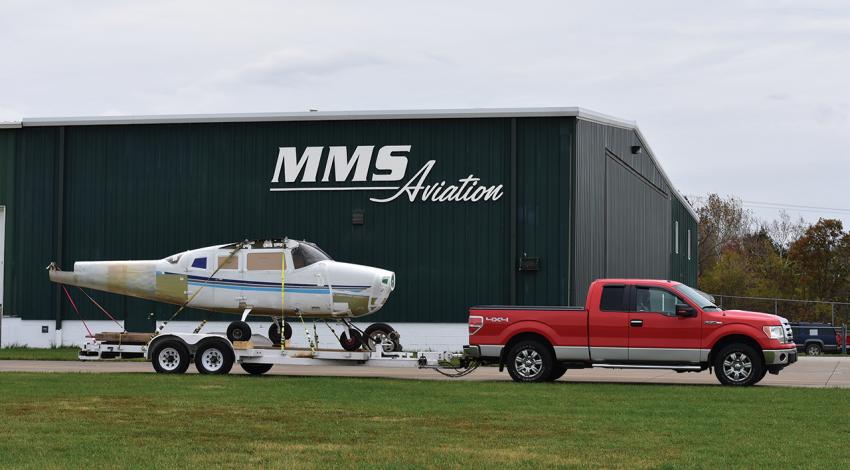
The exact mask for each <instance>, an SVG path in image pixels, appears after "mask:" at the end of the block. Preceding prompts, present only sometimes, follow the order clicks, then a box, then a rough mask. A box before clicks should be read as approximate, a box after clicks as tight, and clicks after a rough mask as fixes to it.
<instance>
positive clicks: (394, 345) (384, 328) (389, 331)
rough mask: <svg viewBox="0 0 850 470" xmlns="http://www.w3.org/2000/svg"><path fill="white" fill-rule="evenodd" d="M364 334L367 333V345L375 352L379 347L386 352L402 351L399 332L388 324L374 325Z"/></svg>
mask: <svg viewBox="0 0 850 470" xmlns="http://www.w3.org/2000/svg"><path fill="white" fill-rule="evenodd" d="M364 333H366V345H367V346H369V349H371V350H372V351H375V350H376V349H377V347H378V346H379V345H380V346H381V347H382V348H383V349H384V352H394V351H399V350H401V344H399V342H398V339H399V334H398V331H396V330H395V329H393V327H391V326H390V325H387V324H386V323H373V324H371V325H369V327H368V328H366V331H364Z"/></svg>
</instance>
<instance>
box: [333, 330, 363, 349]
mask: <svg viewBox="0 0 850 470" xmlns="http://www.w3.org/2000/svg"><path fill="white" fill-rule="evenodd" d="M348 331H350V332H351V337H349V336H348V335H347V334H346V333H345V331H343V332H342V333H341V334H340V335H339V345H340V346H342V349H345V350H346V351H357V350H358V349H360V347H361V346H363V337H362V336H361V335H360V332H359V331H357V330H355V329H350V330H348Z"/></svg>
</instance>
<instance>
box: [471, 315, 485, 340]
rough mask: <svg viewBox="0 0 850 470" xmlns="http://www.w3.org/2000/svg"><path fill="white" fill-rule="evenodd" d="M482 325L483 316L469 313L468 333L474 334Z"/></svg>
mask: <svg viewBox="0 0 850 470" xmlns="http://www.w3.org/2000/svg"><path fill="white" fill-rule="evenodd" d="M482 326H484V317H481V316H478V315H471V316H470V317H469V334H470V336H471V335H474V334H475V333H477V332H478V330H480V329H481V327H482Z"/></svg>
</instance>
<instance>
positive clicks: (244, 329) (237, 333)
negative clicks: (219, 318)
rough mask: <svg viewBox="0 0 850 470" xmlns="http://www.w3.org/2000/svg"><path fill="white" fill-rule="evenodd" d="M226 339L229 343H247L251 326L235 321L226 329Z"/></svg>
mask: <svg viewBox="0 0 850 470" xmlns="http://www.w3.org/2000/svg"><path fill="white" fill-rule="evenodd" d="M227 339H229V340H230V341H248V340H249V339H251V325H249V324H247V323H245V322H244V321H235V322H233V323H231V324H230V325H228V327H227Z"/></svg>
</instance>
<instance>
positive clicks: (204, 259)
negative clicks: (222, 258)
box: [192, 256, 207, 269]
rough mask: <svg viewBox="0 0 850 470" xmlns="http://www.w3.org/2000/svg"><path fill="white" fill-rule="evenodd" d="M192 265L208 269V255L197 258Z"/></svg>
mask: <svg viewBox="0 0 850 470" xmlns="http://www.w3.org/2000/svg"><path fill="white" fill-rule="evenodd" d="M192 267H193V268H200V269H207V257H206V256H202V257H199V258H195V259H194V260H192Z"/></svg>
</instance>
